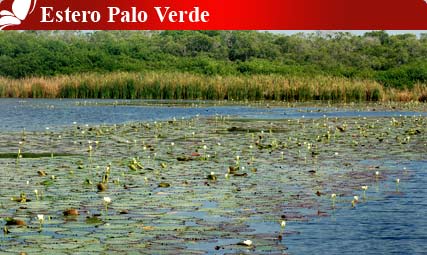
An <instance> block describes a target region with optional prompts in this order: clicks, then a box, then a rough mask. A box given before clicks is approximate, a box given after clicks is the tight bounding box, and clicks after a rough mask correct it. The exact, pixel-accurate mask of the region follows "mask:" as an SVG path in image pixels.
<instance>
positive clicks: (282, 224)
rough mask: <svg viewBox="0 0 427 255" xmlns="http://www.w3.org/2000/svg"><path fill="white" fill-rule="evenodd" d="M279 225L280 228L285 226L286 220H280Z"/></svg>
mask: <svg viewBox="0 0 427 255" xmlns="http://www.w3.org/2000/svg"><path fill="white" fill-rule="evenodd" d="M280 226H281V227H282V228H285V227H286V221H284V220H282V222H280Z"/></svg>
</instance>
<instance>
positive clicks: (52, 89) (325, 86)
mask: <svg viewBox="0 0 427 255" xmlns="http://www.w3.org/2000/svg"><path fill="white" fill-rule="evenodd" d="M0 96H1V97H15V98H111V99H190V100H191V99H202V100H287V101H311V100H331V101H343V102H353V101H427V86H426V85H425V84H417V85H415V86H414V88H412V89H410V90H409V89H406V90H398V89H389V88H384V87H383V86H382V85H381V84H379V83H377V82H375V81H371V80H354V79H347V78H337V77H330V76H316V77H297V76H291V77H289V76H281V75H250V76H204V75H196V74H189V73H175V72H169V73H163V72H148V73H127V72H116V73H108V74H99V73H90V74H87V73H86V74H79V75H69V76H55V77H34V78H25V79H10V78H5V77H0Z"/></svg>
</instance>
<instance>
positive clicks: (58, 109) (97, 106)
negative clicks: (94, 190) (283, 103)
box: [0, 99, 427, 131]
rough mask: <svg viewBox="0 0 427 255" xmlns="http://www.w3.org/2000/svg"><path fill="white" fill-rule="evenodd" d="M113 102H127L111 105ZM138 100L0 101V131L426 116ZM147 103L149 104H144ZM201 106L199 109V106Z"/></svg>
mask: <svg viewBox="0 0 427 255" xmlns="http://www.w3.org/2000/svg"><path fill="white" fill-rule="evenodd" d="M116 102H119V103H120V102H123V103H129V104H127V105H120V104H119V105H114V104H115V103H116ZM132 102H137V101H117V100H70V99H63V100H51V99H25V100H22V99H0V120H1V122H0V130H3V131H18V130H22V129H24V128H25V129H26V130H44V129H45V128H46V127H49V128H58V127H64V126H71V125H72V123H73V122H77V123H78V124H80V125H82V124H119V123H125V122H135V121H154V120H168V119H172V118H174V117H175V118H176V119H181V118H190V117H194V116H196V115H200V116H216V115H219V116H231V117H239V118H248V119H285V118H302V117H304V118H320V117H323V116H327V117H359V116H363V117H387V116H390V117H393V116H400V115H403V116H413V115H423V116H427V113H426V112H422V113H419V112H404V111H360V110H357V111H355V110H350V109H348V108H347V109H345V108H339V107H287V108H283V107H272V108H266V107H253V106H232V105H231V106H230V105H229V106H209V105H207V106H203V104H197V106H191V104H190V105H189V106H188V105H184V104H181V105H178V106H176V105H175V106H173V107H171V106H170V105H169V106H168V105H163V106H158V105H151V106H150V105H149V104H146V105H144V106H141V105H135V104H134V103H132ZM146 102H149V101H146ZM200 105H202V107H200Z"/></svg>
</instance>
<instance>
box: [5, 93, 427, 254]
mask: <svg viewBox="0 0 427 255" xmlns="http://www.w3.org/2000/svg"><path fill="white" fill-rule="evenodd" d="M374 109H375V110H374ZM420 109H421V110H420ZM0 110H1V111H0V120H1V122H0V143H1V146H0V155H2V157H1V158H0V169H1V171H2V176H1V179H0V182H1V183H2V185H1V186H0V192H1V201H0V202H1V209H0V217H1V218H2V223H1V224H2V225H1V226H2V227H3V226H5V225H6V218H7V217H13V218H16V219H22V220H24V221H25V223H26V226H25V227H17V226H13V225H11V226H9V225H8V226H6V227H7V232H10V233H8V234H4V235H2V236H1V238H0V252H3V253H10V252H12V253H13V252H15V253H18V252H22V251H25V252H27V253H28V254H43V253H47V252H48V253H54V254H79V253H80V254H87V253H100V252H108V253H119V254H132V253H136V254H138V253H145V254H176V253H189V254H200V253H202V254H203V253H207V254H236V253H237V254H240V253H244V254H283V253H289V254H357V253H362V254H426V251H427V244H426V240H427V216H426V215H427V202H426V200H427V188H426V187H425V183H426V182H427V174H426V170H427V157H426V154H427V146H426V144H427V128H426V126H427V117H426V116H427V115H426V111H425V105H424V106H423V105H421V106H420V105H418V106H416V107H409V106H407V105H402V107H397V108H396V107H395V106H393V107H388V106H381V105H367V106H364V105H356V106H354V107H353V106H344V107H343V106H334V105H332V106H325V105H321V106H309V105H298V104H297V105H291V107H288V106H286V107H285V106H281V105H278V106H274V107H271V108H267V107H263V106H262V105H252V106H238V105H223V104H213V103H212V104H210V103H205V102H202V103H200V102H189V103H188V104H183V103H179V104H175V103H171V102H168V103H167V104H166V105H159V103H158V102H154V101H145V102H138V101H117V102H116V101H113V100H16V99H2V100H0ZM174 118H175V119H176V121H174V120H173V119H174ZM182 118H184V119H182ZM154 121H156V123H154ZM73 122H76V123H77V124H73ZM86 124H88V125H87V126H86ZM46 127H49V129H48V130H47V129H46ZM23 129H25V132H23ZM19 141H22V144H19ZM89 146H91V149H89ZM18 149H21V152H22V155H23V158H21V159H20V160H18V161H17V160H16V154H17V152H18ZM26 153H27V154H26ZM28 153H32V155H33V156H32V157H30V156H27V155H29V154H28ZM10 154H12V155H13V154H15V155H14V156H9V155H10ZM50 154H53V157H50V156H46V155H50ZM55 154H62V156H61V155H60V156H56V155H55ZM42 155H44V156H42ZM109 163H111V173H110V174H109V175H108V176H109V180H108V181H107V182H106V184H107V185H108V189H107V190H105V191H101V192H100V191H98V189H97V183H99V182H101V181H102V179H103V176H104V175H105V173H106V168H107V165H108V164H109ZM139 165H142V166H143V168H140V167H139ZM230 167H232V169H234V170H233V171H228V169H229V168H230ZM38 171H43V172H45V173H46V176H43V175H40V174H39V173H38ZM211 172H215V174H214V176H215V178H212V176H211V177H209V175H210V173H211ZM376 172H378V175H376ZM52 175H54V177H52ZM397 178H399V180H400V183H399V184H396V179H397ZM212 179H215V180H212ZM27 181H28V183H27ZM365 185H366V186H368V189H367V191H366V192H363V191H362V189H361V186H365ZM34 190H37V192H38V193H37V196H36V194H35V192H34ZM21 193H25V194H26V198H27V201H25V202H17V201H12V200H11V198H12V197H14V198H17V197H20V194H21ZM332 193H335V194H336V195H337V197H336V199H335V202H333V201H332V199H331V194H332ZM354 196H358V197H359V202H358V203H356V205H355V207H354V208H352V206H351V201H352V200H354V198H353V197H354ZM103 197H110V198H111V200H112V202H111V203H110V204H105V203H104V202H103ZM333 203H334V204H335V205H334V206H333ZM69 208H76V209H78V210H79V212H80V215H78V216H74V217H70V216H68V217H65V216H63V211H65V210H66V209H69ZM38 214H43V215H44V217H45V220H44V221H43V223H42V225H41V228H40V224H39V222H38V220H37V219H36V217H37V215H38ZM282 220H286V227H285V228H282V227H281V226H280V222H281V221H282ZM247 239H250V240H252V241H253V245H252V246H242V245H237V244H238V243H239V242H242V241H244V240H247Z"/></svg>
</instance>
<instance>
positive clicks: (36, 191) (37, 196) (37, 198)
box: [34, 189, 39, 200]
mask: <svg viewBox="0 0 427 255" xmlns="http://www.w3.org/2000/svg"><path fill="white" fill-rule="evenodd" d="M34 193H35V194H36V200H39V191H38V190H36V189H35V190H34Z"/></svg>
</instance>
